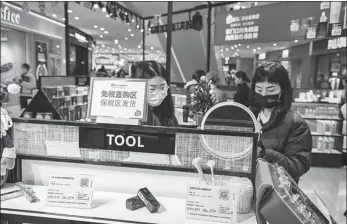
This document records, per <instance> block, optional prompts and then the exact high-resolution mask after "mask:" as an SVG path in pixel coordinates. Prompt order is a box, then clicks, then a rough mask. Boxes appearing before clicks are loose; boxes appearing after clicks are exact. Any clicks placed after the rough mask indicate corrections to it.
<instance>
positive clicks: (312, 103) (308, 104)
mask: <svg viewBox="0 0 347 224" xmlns="http://www.w3.org/2000/svg"><path fill="white" fill-rule="evenodd" d="M293 104H294V105H295V104H296V105H300V106H314V105H317V106H322V105H329V106H330V105H331V106H340V105H341V104H342V103H328V102H295V101H294V102H293Z"/></svg>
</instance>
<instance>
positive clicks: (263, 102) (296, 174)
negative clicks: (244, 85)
mask: <svg viewBox="0 0 347 224" xmlns="http://www.w3.org/2000/svg"><path fill="white" fill-rule="evenodd" d="M291 104H292V87H291V83H290V80H289V76H288V72H287V70H286V69H285V68H284V67H283V66H282V65H281V64H279V63H275V62H269V63H266V64H264V65H262V66H260V67H258V68H257V70H256V71H255V74H254V77H253V80H252V86H251V110H252V111H253V113H254V114H255V116H256V117H258V121H259V122H260V124H261V125H262V134H261V136H260V140H259V146H260V147H259V150H258V156H259V157H263V158H264V159H266V160H267V161H268V162H269V163H278V164H279V165H281V166H283V167H284V169H286V170H287V171H288V173H289V174H290V175H291V176H292V177H293V179H294V180H295V181H296V182H298V181H299V179H300V177H301V176H302V175H303V174H305V173H306V172H307V171H308V170H309V169H310V163H311V151H312V136H311V132H310V129H309V127H308V125H307V124H306V122H305V121H304V120H303V119H302V118H301V117H300V115H299V114H297V113H296V112H293V111H292V110H291Z"/></svg>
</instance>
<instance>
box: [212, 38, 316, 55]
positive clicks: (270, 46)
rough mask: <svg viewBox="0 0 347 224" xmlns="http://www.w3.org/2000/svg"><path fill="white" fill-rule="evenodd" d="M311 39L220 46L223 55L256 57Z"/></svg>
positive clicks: (218, 48)
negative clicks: (256, 55)
mask: <svg viewBox="0 0 347 224" xmlns="http://www.w3.org/2000/svg"><path fill="white" fill-rule="evenodd" d="M309 42H310V40H300V41H284V42H276V43H274V42H271V43H254V44H241V45H240V44H238V45H224V46H218V47H217V50H219V52H220V54H221V56H222V57H229V58H232V57H239V56H241V57H254V55H255V54H260V53H266V52H271V51H278V50H284V49H287V48H290V47H293V46H296V45H301V44H306V43H309Z"/></svg>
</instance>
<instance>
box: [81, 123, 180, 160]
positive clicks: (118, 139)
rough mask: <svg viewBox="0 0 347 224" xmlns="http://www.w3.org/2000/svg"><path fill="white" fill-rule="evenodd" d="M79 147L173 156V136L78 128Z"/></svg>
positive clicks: (133, 131)
mask: <svg viewBox="0 0 347 224" xmlns="http://www.w3.org/2000/svg"><path fill="white" fill-rule="evenodd" d="M119 128H120V129H122V127H119ZM164 146H165V147H164ZM79 147H80V148H90V149H105V150H115V151H127V152H141V153H156V154H167V155H174V154H175V134H170V133H144V132H137V131H136V130H135V129H134V130H127V131H124V130H118V129H117V130H116V129H106V128H87V127H80V128H79Z"/></svg>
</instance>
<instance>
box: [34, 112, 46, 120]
mask: <svg viewBox="0 0 347 224" xmlns="http://www.w3.org/2000/svg"><path fill="white" fill-rule="evenodd" d="M44 116H45V113H43V112H37V113H36V119H43V118H44Z"/></svg>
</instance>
